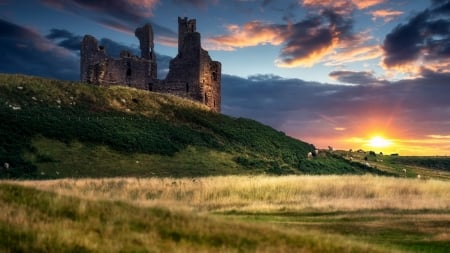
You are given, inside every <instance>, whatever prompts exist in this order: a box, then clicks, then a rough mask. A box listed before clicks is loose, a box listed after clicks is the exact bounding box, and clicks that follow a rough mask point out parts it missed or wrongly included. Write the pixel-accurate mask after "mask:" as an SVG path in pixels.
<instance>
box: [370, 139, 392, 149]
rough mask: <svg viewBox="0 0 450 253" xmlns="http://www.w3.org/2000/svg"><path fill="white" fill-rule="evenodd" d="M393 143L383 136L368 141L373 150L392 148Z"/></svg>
mask: <svg viewBox="0 0 450 253" xmlns="http://www.w3.org/2000/svg"><path fill="white" fill-rule="evenodd" d="M392 144H393V143H392V141H391V140H388V139H385V138H383V137H381V136H374V137H372V138H371V139H369V140H368V143H367V145H368V146H370V147H373V148H386V147H389V146H391V145H392Z"/></svg>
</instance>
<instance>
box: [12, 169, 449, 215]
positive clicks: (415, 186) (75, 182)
mask: <svg viewBox="0 0 450 253" xmlns="http://www.w3.org/2000/svg"><path fill="white" fill-rule="evenodd" d="M14 183H18V184H21V185H26V186H31V187H36V188H39V189H43V190H47V191H52V192H57V193H60V194H63V195H70V196H76V197H80V198H87V199H93V200H101V199H105V200H121V201H126V202H131V203H133V204H136V205H140V206H164V207H169V208H175V209H180V208H184V209H186V208H187V209H191V210H196V211H219V212H220V211H230V210H235V211H251V212H270V211H301V210H317V211H320V210H325V211H338V210H343V211H352V210H378V209H401V210H421V209H440V210H442V209H444V210H448V209H450V182H446V181H437V180H418V179H403V178H390V177H376V176H370V175H365V176H282V177H269V176H223V177H205V178H184V179H173V178H146V179H139V178H114V179H63V180H52V181H14Z"/></svg>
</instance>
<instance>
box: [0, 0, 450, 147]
mask: <svg viewBox="0 0 450 253" xmlns="http://www.w3.org/2000/svg"><path fill="white" fill-rule="evenodd" d="M178 16H181V17H185V16H186V17H189V18H195V19H197V31H199V32H200V33H201V35H202V46H203V48H205V49H206V50H208V51H209V53H210V55H211V56H212V58H213V59H214V60H218V61H221V62H222V112H223V113H224V114H228V115H231V116H236V117H247V118H252V119H255V120H258V121H260V122H262V123H264V124H268V125H270V126H272V127H274V128H276V129H278V130H280V131H284V132H285V133H286V134H288V135H291V136H293V137H295V138H299V139H301V140H305V141H307V142H310V143H313V144H315V145H316V146H317V147H319V148H324V147H327V146H333V147H334V148H337V149H350V148H351V149H359V148H362V149H364V150H374V151H376V152H384V153H400V154H401V155H450V0H423V1H416V0H400V1H389V0H286V1H273V0H229V1H224V0H209V1H207V0H115V1H106V0H100V1H88V0H66V1H63V0H24V1H13V0H0V59H1V64H0V72H3V73H23V74H29V75H37V76H44V77H51V78H58V79H65V80H79V46H80V44H79V43H80V41H81V39H82V37H83V36H84V35H85V34H91V35H93V36H95V37H96V38H97V39H99V40H100V43H101V44H103V45H105V46H106V48H107V52H108V53H109V54H110V55H118V54H119V52H120V51H121V50H122V49H127V50H130V51H132V52H134V53H135V54H138V53H137V52H138V48H139V46H138V40H137V38H135V37H134V29H135V28H136V27H138V26H141V25H143V24H145V23H151V24H152V26H153V30H154V33H155V51H156V53H157V57H158V78H160V79H163V78H164V77H165V75H166V74H167V71H168V65H169V61H170V59H171V58H173V57H174V56H175V55H176V53H177V29H178V27H177V26H178V24H177V18H178ZM375 136H381V137H383V138H385V139H388V140H389V143H390V144H391V145H388V146H385V147H382V146H383V145H379V146H377V145H374V143H372V144H371V143H370V139H371V138H373V137H375Z"/></svg>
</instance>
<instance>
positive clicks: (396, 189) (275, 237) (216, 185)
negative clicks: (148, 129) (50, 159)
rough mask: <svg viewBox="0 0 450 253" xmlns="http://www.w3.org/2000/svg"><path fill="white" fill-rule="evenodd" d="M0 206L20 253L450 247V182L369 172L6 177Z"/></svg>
mask: <svg viewBox="0 0 450 253" xmlns="http://www.w3.org/2000/svg"><path fill="white" fill-rule="evenodd" d="M0 204H1V205H2V207H4V208H3V210H5V211H3V212H2V214H1V218H0V224H1V227H2V230H3V235H8V236H7V237H3V238H7V239H3V240H2V243H0V245H1V247H3V249H5V250H11V251H13V249H14V247H17V248H15V249H33V250H36V251H39V250H41V251H47V250H48V251H52V250H54V251H56V250H55V247H66V248H67V251H70V250H74V251H80V250H84V251H86V252H89V251H102V252H110V251H115V252H119V251H120V250H124V251H129V252H132V251H134V252H136V251H140V252H165V251H175V252H176V251H178V252H201V251H204V252H447V250H448V248H449V247H450V183H449V182H448V181H439V180H419V179H404V178H388V177H376V176H368V175H367V176H281V177H273V176H272V177H270V176H226V177H222V176H221V177H204V178H145V179H144V178H140V179H139V178H116V179H78V180H77V179H63V180H51V181H2V183H0ZM5 231H8V233H6V232H5ZM61 231H63V232H61ZM21 238H23V239H24V240H23V239H21ZM18 242H20V243H18ZM15 245H17V246H15ZM33 247H34V248H33ZM43 249H45V250H43Z"/></svg>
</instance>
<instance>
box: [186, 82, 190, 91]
mask: <svg viewBox="0 0 450 253" xmlns="http://www.w3.org/2000/svg"><path fill="white" fill-rule="evenodd" d="M186 93H189V83H186Z"/></svg>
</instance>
